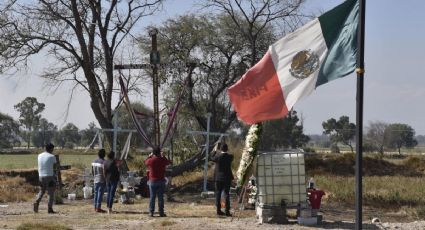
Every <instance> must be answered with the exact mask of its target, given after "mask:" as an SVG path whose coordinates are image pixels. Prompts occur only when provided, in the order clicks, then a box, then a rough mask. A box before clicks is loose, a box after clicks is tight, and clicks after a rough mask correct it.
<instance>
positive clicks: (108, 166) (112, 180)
mask: <svg viewBox="0 0 425 230" xmlns="http://www.w3.org/2000/svg"><path fill="white" fill-rule="evenodd" d="M114 159H115V152H113V151H111V152H110V153H109V154H108V159H107V160H106V161H105V162H104V163H103V170H104V174H105V181H106V192H107V193H108V196H107V198H106V207H108V214H111V213H112V204H113V203H114V196H115V191H116V190H117V185H118V181H119V180H120V171H119V170H118V165H117V162H115V161H114Z"/></svg>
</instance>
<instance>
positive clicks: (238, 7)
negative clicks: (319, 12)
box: [205, 0, 306, 66]
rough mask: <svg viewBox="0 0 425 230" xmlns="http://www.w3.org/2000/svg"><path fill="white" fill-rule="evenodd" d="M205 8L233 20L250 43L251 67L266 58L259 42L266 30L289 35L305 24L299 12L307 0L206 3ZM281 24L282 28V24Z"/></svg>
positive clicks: (251, 0) (218, 1)
mask: <svg viewBox="0 0 425 230" xmlns="http://www.w3.org/2000/svg"><path fill="white" fill-rule="evenodd" d="M205 1H206V4H205V6H206V7H209V8H213V9H217V10H219V11H221V12H224V13H226V14H227V15H229V16H230V17H231V18H232V21H233V23H234V24H235V25H236V27H237V28H238V29H239V32H240V33H241V35H242V36H244V37H245V38H246V39H248V40H249V42H250V53H251V66H253V65H254V64H255V63H256V62H257V61H258V60H259V59H260V58H261V56H262V55H263V53H261V52H259V47H258V46H259V44H258V39H259V38H260V36H261V34H262V33H263V32H264V30H266V29H267V27H270V26H273V27H274V28H275V29H276V31H277V30H279V29H282V28H283V31H280V32H281V33H285V32H290V31H293V30H294V29H296V28H298V27H299V26H300V25H302V24H303V18H305V17H306V16H305V15H302V14H301V13H300V8H301V5H302V4H303V3H304V1H305V0H205ZM279 24H280V25H279Z"/></svg>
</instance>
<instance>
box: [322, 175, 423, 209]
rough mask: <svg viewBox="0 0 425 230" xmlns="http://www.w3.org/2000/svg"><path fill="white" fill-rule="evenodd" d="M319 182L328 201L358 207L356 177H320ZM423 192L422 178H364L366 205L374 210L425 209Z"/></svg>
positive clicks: (364, 199) (364, 200)
mask: <svg viewBox="0 0 425 230" xmlns="http://www.w3.org/2000/svg"><path fill="white" fill-rule="evenodd" d="M315 179H316V183H317V186H318V187H319V188H320V189H323V190H324V191H325V192H326V193H327V195H326V196H325V198H324V200H325V201H328V202H333V203H341V204H349V205H352V204H354V200H355V193H354V191H355V189H354V186H355V178H354V177H345V176H344V177H343V176H316V177H315ZM423 191H425V184H424V183H423V179H422V178H421V177H404V176H371V177H363V202H364V204H365V205H368V206H372V207H379V208H401V207H402V206H416V207H419V206H423V205H425V197H424V196H423Z"/></svg>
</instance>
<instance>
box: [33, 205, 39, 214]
mask: <svg viewBox="0 0 425 230" xmlns="http://www.w3.org/2000/svg"><path fill="white" fill-rule="evenodd" d="M33 210H34V212H35V213H37V212H38V203H34V204H33Z"/></svg>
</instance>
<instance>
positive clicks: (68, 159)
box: [0, 154, 97, 169]
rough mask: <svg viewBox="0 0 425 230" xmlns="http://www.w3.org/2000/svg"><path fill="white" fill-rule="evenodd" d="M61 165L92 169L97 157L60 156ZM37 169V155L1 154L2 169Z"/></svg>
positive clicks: (91, 155)
mask: <svg viewBox="0 0 425 230" xmlns="http://www.w3.org/2000/svg"><path fill="white" fill-rule="evenodd" d="M59 156H60V161H61V165H71V166H74V167H79V168H81V167H90V164H91V162H92V161H93V160H94V159H95V158H96V157H97V155H95V154H87V155H82V154H64V155H62V154H60V155H59ZM36 167H37V154H26V155H18V154H0V169H30V168H36Z"/></svg>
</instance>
